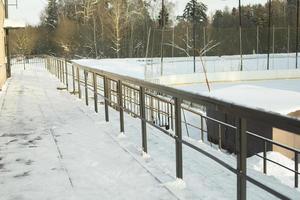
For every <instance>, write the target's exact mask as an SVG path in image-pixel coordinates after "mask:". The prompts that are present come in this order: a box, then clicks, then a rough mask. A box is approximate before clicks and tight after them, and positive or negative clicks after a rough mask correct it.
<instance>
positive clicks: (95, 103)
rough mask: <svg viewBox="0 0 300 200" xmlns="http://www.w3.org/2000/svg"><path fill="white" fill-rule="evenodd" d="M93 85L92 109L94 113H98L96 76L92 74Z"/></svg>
mask: <svg viewBox="0 0 300 200" xmlns="http://www.w3.org/2000/svg"><path fill="white" fill-rule="evenodd" d="M93 85H94V107H95V112H96V113H97V112H98V87H97V75H96V73H95V72H94V73H93Z"/></svg>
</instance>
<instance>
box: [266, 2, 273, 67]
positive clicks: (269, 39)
mask: <svg viewBox="0 0 300 200" xmlns="http://www.w3.org/2000/svg"><path fill="white" fill-rule="evenodd" d="M271 12H272V0H269V24H268V60H267V70H269V69H270V43H271V15H272V13H271Z"/></svg>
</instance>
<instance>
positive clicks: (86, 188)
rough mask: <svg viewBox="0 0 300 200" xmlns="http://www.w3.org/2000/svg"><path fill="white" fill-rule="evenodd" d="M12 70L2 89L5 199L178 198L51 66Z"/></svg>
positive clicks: (1, 192)
mask: <svg viewBox="0 0 300 200" xmlns="http://www.w3.org/2000/svg"><path fill="white" fill-rule="evenodd" d="M13 72H14V73H13V78H12V79H11V80H9V81H8V84H7V89H6V90H4V91H3V92H1V93H0V94H2V95H1V98H0V106H1V113H0V119H1V120H0V127H1V130H0V131H1V132H0V163H1V164H0V199H1V200H13V199H18V200H23V199H24V200H25V199H28V200H29V199H30V200H33V199H36V200H42V199H62V200H66V199H82V200H84V199H91V200H96V199H175V198H174V195H172V193H170V192H169V191H168V190H167V189H166V188H165V187H164V186H162V185H161V184H160V183H159V182H158V181H157V180H156V179H155V178H154V177H153V176H152V175H151V174H150V173H148V172H147V170H146V169H145V168H144V167H143V166H142V165H140V164H139V163H138V162H136V161H135V160H134V158H133V157H132V156H131V155H130V154H129V153H128V152H126V150H124V149H123V148H121V147H120V145H118V143H117V142H116V141H115V140H114V139H113V138H112V137H111V136H109V134H110V132H107V131H106V130H103V127H104V126H106V124H105V123H104V122H103V120H99V124H96V123H95V122H94V120H93V119H91V117H95V116H94V114H92V113H93V112H90V111H88V110H87V109H84V108H85V106H83V104H82V103H81V102H78V101H77V102H76V100H75V98H72V97H71V96H70V95H68V94H67V93H66V92H64V91H57V90H56V89H55V88H56V87H57V85H58V82H57V81H56V80H55V79H54V78H53V77H52V78H50V77H51V76H50V75H49V74H48V73H47V72H46V71H44V70H43V69H41V68H36V69H34V67H30V68H28V69H27V70H26V71H23V70H22V69H21V68H19V69H18V68H16V69H14V70H13ZM3 93H4V94H3ZM99 117H100V118H101V116H99ZM102 122H103V123H102Z"/></svg>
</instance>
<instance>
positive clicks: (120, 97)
mask: <svg viewBox="0 0 300 200" xmlns="http://www.w3.org/2000/svg"><path fill="white" fill-rule="evenodd" d="M118 97H119V98H118V101H119V102H118V103H119V106H120V107H119V109H120V131H121V133H124V111H123V91H122V81H120V80H119V81H118Z"/></svg>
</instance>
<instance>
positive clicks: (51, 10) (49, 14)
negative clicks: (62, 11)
mask: <svg viewBox="0 0 300 200" xmlns="http://www.w3.org/2000/svg"><path fill="white" fill-rule="evenodd" d="M44 24H45V26H46V27H47V28H48V29H49V30H54V29H56V27H57V24H58V10H57V2H56V0H48V7H47V10H46V16H45V21H44Z"/></svg>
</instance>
